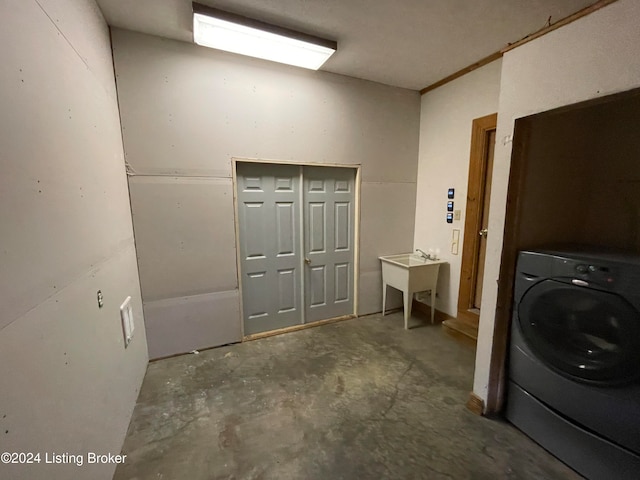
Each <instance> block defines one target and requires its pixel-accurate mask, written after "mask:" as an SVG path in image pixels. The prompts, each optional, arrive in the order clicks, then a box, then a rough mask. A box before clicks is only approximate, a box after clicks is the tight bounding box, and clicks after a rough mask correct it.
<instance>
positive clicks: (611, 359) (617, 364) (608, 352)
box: [518, 280, 640, 385]
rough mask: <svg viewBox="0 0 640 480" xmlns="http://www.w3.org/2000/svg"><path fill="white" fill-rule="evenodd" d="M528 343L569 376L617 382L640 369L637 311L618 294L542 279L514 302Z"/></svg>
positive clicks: (629, 377) (607, 382) (635, 375)
mask: <svg viewBox="0 0 640 480" xmlns="http://www.w3.org/2000/svg"><path fill="white" fill-rule="evenodd" d="M518 321H519V325H520V328H521V329H522V333H523V337H524V339H525V342H526V343H527V345H528V346H529V347H530V348H531V350H532V351H533V352H534V353H535V354H536V355H537V356H538V358H539V360H541V361H542V362H544V363H545V364H546V365H548V366H549V367H551V368H552V369H554V370H555V371H557V372H558V373H560V374H561V375H564V376H566V377H569V378H571V379H572V380H576V381H581V382H584V383H590V384H599V385H620V384H624V383H627V382H629V381H631V380H633V379H635V378H637V377H638V375H639V374H640V314H639V313H638V312H637V311H636V310H635V309H634V308H633V306H631V304H629V303H628V302H627V301H626V300H624V299H623V298H622V297H620V296H618V295H615V294H612V293H608V292H604V291H602V290H595V289H592V288H586V287H578V286H574V285H571V284H566V283H562V282H559V281H555V280H544V281H542V282H540V283H537V284H535V285H534V286H533V287H531V288H530V289H529V290H528V291H527V292H526V293H525V294H524V296H523V297H522V300H521V302H520V304H519V305H518Z"/></svg>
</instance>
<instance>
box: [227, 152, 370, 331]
mask: <svg viewBox="0 0 640 480" xmlns="http://www.w3.org/2000/svg"><path fill="white" fill-rule="evenodd" d="M242 162H249V163H260V164H275V165H289V166H298V167H305V166H309V167H334V168H336V167H337V168H350V169H352V170H354V171H355V181H354V187H355V201H354V225H353V226H354V251H353V313H352V314H351V315H346V316H344V317H338V318H337V319H326V320H319V321H316V322H310V323H303V324H300V325H295V326H292V327H286V328H283V329H281V330H276V331H271V332H264V333H260V334H255V335H250V336H249V335H246V334H245V331H244V321H243V319H244V312H243V306H242V270H241V255H240V224H239V221H238V218H239V217H238V193H237V192H238V190H237V189H238V178H237V174H236V173H237V164H238V163H242ZM231 173H232V183H233V185H232V186H233V207H234V224H235V233H236V272H237V284H238V294H239V307H240V325H241V332H242V339H243V341H246V340H252V339H254V338H259V337H262V336H269V335H274V334H276V333H284V332H288V331H294V330H299V329H303V328H308V327H313V326H316V325H320V324H323V323H327V322H331V321H335V320H339V319H342V318H353V317H357V316H358V304H359V301H358V299H359V280H360V279H359V272H360V187H361V165H360V164H341V163H316V162H293V161H291V162H289V161H282V160H265V159H257V158H242V157H233V158H232V159H231ZM300 215H301V217H302V209H301V210H300ZM302 253H303V252H302ZM302 277H303V279H302V288H303V291H304V288H305V286H304V275H303V276H302Z"/></svg>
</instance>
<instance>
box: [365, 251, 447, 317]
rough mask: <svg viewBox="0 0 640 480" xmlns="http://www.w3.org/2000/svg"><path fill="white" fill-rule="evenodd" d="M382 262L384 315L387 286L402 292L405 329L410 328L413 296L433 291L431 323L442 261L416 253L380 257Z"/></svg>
mask: <svg viewBox="0 0 640 480" xmlns="http://www.w3.org/2000/svg"><path fill="white" fill-rule="evenodd" d="M378 258H379V259H380V261H381V262H382V315H383V316H384V314H385V307H386V304H387V286H391V287H393V288H397V289H398V290H400V291H402V296H403V300H404V328H405V329H406V328H409V317H411V303H412V301H413V294H414V293H417V292H425V291H431V323H433V320H434V315H435V310H436V309H435V300H436V285H437V283H438V271H439V270H440V265H442V264H443V263H446V262H444V261H442V260H427V259H426V258H424V257H422V256H420V255H416V254H415V253H402V254H399V255H388V256H384V257H378Z"/></svg>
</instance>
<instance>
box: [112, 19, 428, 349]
mask: <svg viewBox="0 0 640 480" xmlns="http://www.w3.org/2000/svg"><path fill="white" fill-rule="evenodd" d="M112 36H113V47H114V57H115V66H116V74H117V83H118V96H119V102H120V110H121V117H122V126H123V134H124V144H125V152H126V158H127V162H128V163H129V165H130V166H131V171H132V173H133V174H132V175H131V176H130V181H129V184H130V189H131V199H132V208H133V218H134V226H135V232H136V243H137V245H138V255H139V265H140V276H141V283H142V293H143V298H144V305H145V313H146V320H147V326H148V334H149V349H150V355H151V357H160V356H165V355H170V354H174V353H180V352H185V351H189V350H192V349H194V348H203V347H210V346H215V345H220V344H225V343H230V342H236V341H239V340H240V338H241V319H240V315H239V297H238V278H237V271H236V264H235V261H236V260H235V259H236V253H235V232H234V211H233V187H232V179H231V177H232V171H231V159H232V158H233V157H245V158H261V159H273V160H278V161H291V162H316V163H343V164H354V165H355V164H361V165H362V194H361V197H362V203H361V245H360V246H361V250H360V277H359V278H360V308H359V313H360V314H366V313H372V312H376V311H380V310H381V307H382V300H381V293H380V292H381V285H380V284H381V274H380V262H379V260H378V259H377V257H378V255H382V254H391V253H400V252H403V251H409V250H411V247H412V240H413V225H414V216H415V210H414V206H415V192H416V190H415V189H416V170H417V159H418V134H419V132H418V130H419V109H420V98H419V94H418V93H417V92H414V91H409V90H404V89H399V88H392V87H388V86H384V85H380V84H376V83H372V82H366V81H362V80H357V79H353V78H348V77H344V76H340V75H335V74H330V73H326V72H312V71H308V70H304V69H299V68H294V67H287V66H283V65H279V64H274V63H270V62H265V61H261V60H256V59H251V58H247V57H241V56H237V55H233V54H227V53H223V52H219V51H215V50H211V49H207V48H204V47H198V46H195V45H193V44H188V43H184V42H178V41H172V40H164V39H161V38H158V37H153V36H149V35H144V34H139V33H133V32H129V31H125V30H113V31H112ZM397 300H398V297H397V296H396V297H395V302H396V304H397V305H399V303H398V302H397ZM392 303H393V302H392Z"/></svg>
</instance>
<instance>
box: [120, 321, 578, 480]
mask: <svg viewBox="0 0 640 480" xmlns="http://www.w3.org/2000/svg"><path fill="white" fill-rule="evenodd" d="M413 321H414V322H415V321H416V319H415V318H414V319H413ZM473 365H474V352H473V351H472V350H471V349H470V348H468V347H466V346H464V345H461V344H459V343H457V342H456V341H455V340H453V339H451V338H450V337H448V336H446V334H444V333H443V332H442V329H441V328H440V326H439V325H434V326H431V325H429V326H425V327H422V328H414V329H412V330H404V329H403V320H402V313H401V312H399V313H395V314H392V315H388V316H385V317H384V318H383V317H381V316H380V315H372V316H369V317H365V318H359V319H353V320H348V321H343V322H339V323H335V324H331V325H325V326H322V327H318V328H312V329H307V330H303V331H298V332H295V333H289V334H285V335H280V336H276V337H270V338H265V339H261V340H256V341H253V342H248V343H243V344H237V345H231V346H226V347H220V348H216V349H212V350H208V351H205V352H201V353H199V354H197V355H196V354H191V355H183V356H180V357H175V358H171V359H166V360H161V361H158V362H155V363H152V364H150V365H149V369H148V372H147V376H146V378H145V381H144V385H143V387H142V390H141V393H140V397H139V399H138V404H137V406H136V409H135V413H134V416H133V419H132V421H131V425H130V427H129V432H128V436H127V439H126V441H125V444H124V448H123V453H124V454H126V455H127V461H126V463H125V464H123V465H120V466H118V469H117V470H116V474H115V477H114V478H115V479H116V480H121V479H130V480H133V479H136V480H144V479H159V478H164V479H173V478H190V479H223V478H224V479H278V480H285V479H323V480H324V479H327V478H331V479H369V478H371V479H380V478H403V479H406V478H425V479H434V480H438V479H456V480H457V479H496V478H514V479H540V478H544V479H547V480H553V479H579V478H581V477H580V476H579V475H577V474H576V473H574V472H573V471H572V470H570V469H569V468H568V467H566V466H565V465H564V464H562V463H560V462H559V461H558V460H556V459H555V458H554V457H552V456H551V455H550V454H548V453H547V452H546V451H545V450H543V449H542V448H541V447H539V446H538V445H536V444H535V443H533V442H532V441H531V440H529V439H528V438H527V437H526V436H525V435H523V434H522V433H520V432H519V431H518V430H516V429H515V428H514V427H512V426H511V425H510V424H508V423H506V422H504V421H502V420H491V419H487V418H483V417H479V416H476V415H474V414H472V413H471V412H469V411H468V410H467V409H466V408H465V402H466V401H467V398H468V394H469V390H470V388H471V384H472V378H473Z"/></svg>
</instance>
